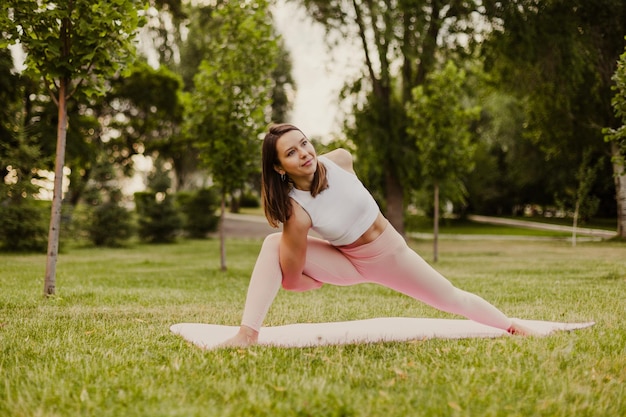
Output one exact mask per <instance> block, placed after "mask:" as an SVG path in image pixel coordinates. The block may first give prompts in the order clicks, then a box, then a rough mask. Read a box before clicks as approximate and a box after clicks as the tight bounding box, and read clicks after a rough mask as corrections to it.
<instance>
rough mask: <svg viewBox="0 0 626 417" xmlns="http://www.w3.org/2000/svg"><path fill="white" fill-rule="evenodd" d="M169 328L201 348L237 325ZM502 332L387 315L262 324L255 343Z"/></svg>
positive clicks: (536, 325) (532, 324)
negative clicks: (336, 320) (275, 324)
mask: <svg viewBox="0 0 626 417" xmlns="http://www.w3.org/2000/svg"><path fill="white" fill-rule="evenodd" d="M516 321H517V322H518V323H520V324H523V325H525V326H526V327H529V328H530V329H532V330H534V331H535V332H537V333H538V334H539V335H541V336H545V335H549V334H551V333H553V332H555V331H559V330H575V329H582V328H585V327H589V326H593V324H594V323H593V322H587V323H560V322H550V321H540V320H521V319H516ZM170 330H171V331H172V333H174V334H177V335H179V336H182V337H183V338H184V339H185V340H187V341H189V342H191V343H193V344H194V345H196V346H198V347H200V348H202V349H213V348H215V347H217V346H218V345H219V344H220V343H222V342H224V341H226V340H227V339H229V338H230V337H232V336H234V335H235V334H236V333H237V331H238V330H239V326H223V325H219V324H204V323H178V324H174V325H172V326H171V327H170ZM504 335H508V333H507V332H506V331H504V330H500V329H496V328H494V327H490V326H486V325H484V324H480V323H476V322H474V321H471V320H464V319H460V320H455V319H429V318H408V317H388V318H373V319H366V320H355V321H341V322H332V323H299V324H288V325H284V326H272V327H262V328H261V330H260V331H259V344H260V345H271V346H283V347H308V346H322V345H342V344H350V343H372V342H389V341H408V340H423V339H432V338H442V339H462V338H476V337H482V338H485V337H499V336H504ZM515 337H523V336H515Z"/></svg>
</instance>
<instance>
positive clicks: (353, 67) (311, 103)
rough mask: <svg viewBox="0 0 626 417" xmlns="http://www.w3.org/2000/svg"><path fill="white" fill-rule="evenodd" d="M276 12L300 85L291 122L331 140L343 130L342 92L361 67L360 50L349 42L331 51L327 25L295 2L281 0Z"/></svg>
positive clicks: (311, 134) (296, 80)
mask: <svg viewBox="0 0 626 417" xmlns="http://www.w3.org/2000/svg"><path fill="white" fill-rule="evenodd" d="M273 14H274V21H275V24H276V27H277V30H278V31H279V32H280V34H281V35H282V37H283V39H284V41H285V46H286V47H287V49H288V50H289V52H290V54H291V59H292V61H293V77H294V79H295V82H296V85H297V91H296V96H295V100H294V109H293V112H292V115H291V120H289V122H291V123H293V124H295V125H297V126H298V127H299V128H300V129H302V131H303V132H304V133H305V134H306V135H307V136H309V137H314V136H317V137H321V139H322V140H324V139H327V140H330V139H331V137H330V136H331V135H333V133H338V132H340V131H341V122H342V119H343V117H342V115H341V113H340V112H339V106H338V97H339V91H340V89H341V88H342V87H343V85H344V83H345V81H346V80H347V79H348V78H350V77H351V76H352V75H353V74H356V73H357V72H358V71H359V70H360V66H359V65H361V64H362V62H363V59H362V58H361V57H360V55H359V52H360V50H358V49H357V48H354V47H350V46H349V45H348V44H347V43H344V44H341V45H339V46H337V47H333V48H332V50H330V48H328V46H327V45H326V43H325V41H324V36H325V34H324V28H323V27H322V26H321V25H320V24H318V23H315V22H313V21H312V20H311V19H310V18H308V16H307V15H306V12H305V11H304V10H303V9H301V8H299V7H298V6H297V5H295V4H293V2H289V3H286V2H285V1H284V0H279V1H278V2H277V4H276V6H275V8H274V12H273Z"/></svg>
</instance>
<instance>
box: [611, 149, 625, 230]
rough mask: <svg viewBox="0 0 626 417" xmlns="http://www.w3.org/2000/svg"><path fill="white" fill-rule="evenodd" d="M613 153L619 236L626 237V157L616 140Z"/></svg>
mask: <svg viewBox="0 0 626 417" xmlns="http://www.w3.org/2000/svg"><path fill="white" fill-rule="evenodd" d="M611 154H612V155H611V156H612V157H613V178H614V179H615V201H616V202H617V236H618V237H620V238H622V239H626V170H625V169H624V157H623V156H622V155H621V153H620V149H619V146H618V144H617V143H616V142H611Z"/></svg>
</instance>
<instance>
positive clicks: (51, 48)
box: [0, 0, 142, 295]
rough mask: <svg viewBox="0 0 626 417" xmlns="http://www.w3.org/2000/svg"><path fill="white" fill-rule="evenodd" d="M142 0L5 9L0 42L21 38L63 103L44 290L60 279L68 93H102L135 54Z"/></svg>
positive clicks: (30, 1)
mask: <svg viewBox="0 0 626 417" xmlns="http://www.w3.org/2000/svg"><path fill="white" fill-rule="evenodd" d="M138 6H139V1H135V0H116V1H97V2H93V1H87V0H68V1H62V2H60V1H40V0H7V1H6V2H5V4H4V7H2V8H1V11H0V28H2V35H3V36H2V42H1V45H0V46H6V45H8V44H15V43H19V44H20V45H21V46H22V48H24V51H25V52H26V61H25V65H26V68H27V69H26V73H27V74H32V77H33V78H34V79H42V80H43V81H44V86H45V88H46V89H47V90H48V92H49V95H50V98H51V99H52V100H53V101H54V102H55V103H56V105H57V106H58V120H57V146H56V156H55V170H54V173H55V179H54V196H53V199H52V211H51V216H50V228H49V236H48V259H47V263H46V277H45V282H44V294H46V295H53V294H54V293H55V285H56V261H57V256H58V244H59V232H60V230H59V229H60V223H61V201H62V190H63V175H64V174H63V168H64V165H65V148H66V134H67V124H68V120H67V99H68V98H69V97H71V96H73V95H77V96H78V95H80V96H85V97H92V96H94V95H97V94H99V93H102V91H103V86H104V81H105V80H106V79H108V78H109V77H110V76H111V75H112V74H114V73H115V72H117V71H118V70H120V69H121V68H122V65H123V64H125V63H126V62H127V61H128V59H129V58H131V57H132V56H133V51H134V49H133V47H132V39H133V35H134V33H135V31H136V29H137V27H138V26H139V25H140V24H142V19H141V17H140V14H139V11H138Z"/></svg>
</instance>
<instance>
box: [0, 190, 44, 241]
mask: <svg viewBox="0 0 626 417" xmlns="http://www.w3.org/2000/svg"><path fill="white" fill-rule="evenodd" d="M49 218H50V207H49V204H45V202H38V201H34V200H22V201H20V202H19V203H16V202H15V201H14V200H13V201H7V202H5V203H3V204H2V205H0V247H1V248H2V249H3V250H5V251H15V252H43V253H45V252H46V249H47V247H48V222H49Z"/></svg>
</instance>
